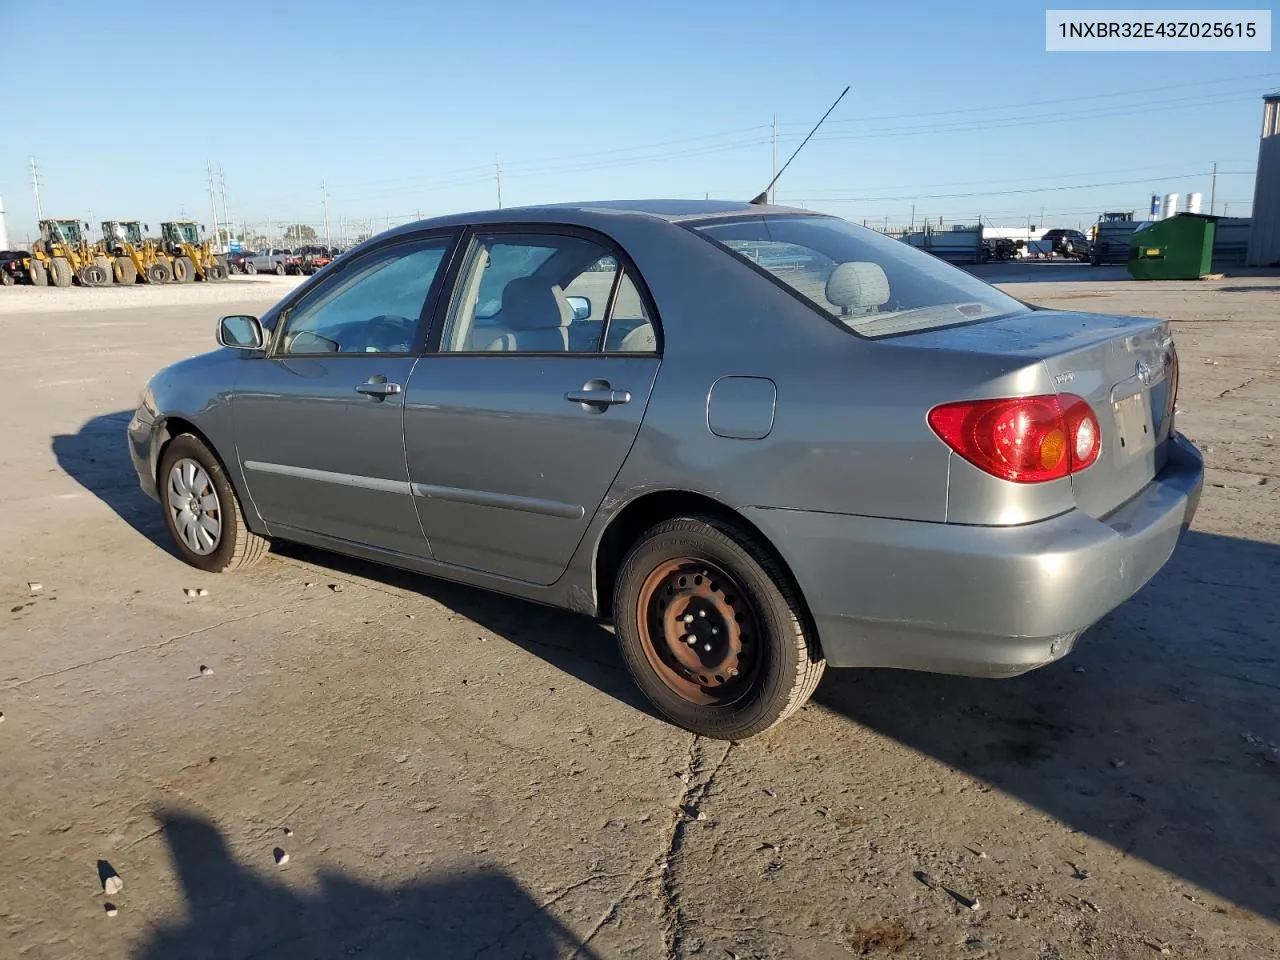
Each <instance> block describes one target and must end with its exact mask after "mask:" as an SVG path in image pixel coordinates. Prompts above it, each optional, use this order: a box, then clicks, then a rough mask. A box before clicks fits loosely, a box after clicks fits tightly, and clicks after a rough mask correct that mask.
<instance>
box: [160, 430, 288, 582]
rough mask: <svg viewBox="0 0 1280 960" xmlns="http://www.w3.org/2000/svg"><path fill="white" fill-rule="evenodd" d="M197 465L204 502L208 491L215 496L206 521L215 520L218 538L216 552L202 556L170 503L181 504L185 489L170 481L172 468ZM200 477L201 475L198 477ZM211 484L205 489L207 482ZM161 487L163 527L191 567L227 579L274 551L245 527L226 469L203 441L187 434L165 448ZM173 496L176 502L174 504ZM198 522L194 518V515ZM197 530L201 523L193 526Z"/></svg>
mask: <svg viewBox="0 0 1280 960" xmlns="http://www.w3.org/2000/svg"><path fill="white" fill-rule="evenodd" d="M193 462H194V463H195V464H198V465H199V467H200V468H201V469H202V470H203V476H202V478H201V483H200V490H199V492H200V494H202V496H201V501H202V502H203V503H205V504H208V503H209V501H208V499H207V497H208V493H207V491H211V492H212V494H213V496H214V500H213V501H212V503H213V505H214V507H213V510H211V511H209V512H208V513H207V514H206V516H207V517H212V516H214V515H215V511H216V518H217V525H218V527H219V534H218V537H217V539H216V542H215V544H214V546H213V549H212V550H210V551H209V552H207V553H200V552H197V551H196V550H194V549H192V547H191V546H190V545H189V544H188V542H187V540H186V539H185V538H184V536H183V534H182V533H181V532H180V531H179V527H178V523H179V521H178V516H179V514H178V511H177V510H176V509H171V507H170V503H171V502H175V501H176V500H180V499H181V495H182V494H181V492H180V487H181V484H180V483H177V484H175V482H174V481H175V478H174V477H173V476H171V474H172V473H173V471H174V467H175V466H178V465H181V466H182V468H183V469H185V465H186V464H188V463H193ZM196 476H200V474H196ZM206 480H207V483H205V482H204V481H206ZM157 487H158V489H159V492H160V505H161V510H162V512H163V514H164V523H165V527H166V528H167V529H168V531H169V536H171V537H172V538H173V542H174V545H175V546H176V547H177V549H178V555H179V556H180V557H182V559H183V560H185V561H186V562H187V563H189V564H190V565H191V566H193V567H196V568H198V569H200V570H204V571H206V572H208V573H225V572H226V571H228V570H239V569H242V568H244V567H248V566H250V565H252V564H254V563H257V562H258V561H259V560H261V559H262V558H263V557H265V556H266V555H267V553H268V552H269V551H270V549H271V541H269V540H267V539H266V538H265V537H260V536H258V535H257V534H256V533H253V532H252V531H251V530H250V529H249V528H248V527H247V526H245V522H244V514H243V512H242V511H241V509H240V501H239V499H238V498H237V497H236V494H235V490H234V489H232V486H231V482H230V481H229V480H228V479H227V474H226V471H224V470H223V469H222V463H221V462H220V461H219V460H218V458H217V457H216V456H214V454H213V452H212V451H210V450H209V448H208V447H206V446H205V445H204V443H203V442H201V440H200V438H199V437H196V436H193V435H192V434H189V433H183V434H180V435H178V436H177V437H174V438H173V439H172V440H171V441H169V443H168V444H167V445H166V446H165V448H164V451H163V452H162V453H161V455H160V465H159V469H158V471H157ZM171 493H172V494H173V497H172V498H171ZM193 516H194V514H193ZM195 523H196V525H197V526H198V525H199V523H200V521H199V520H196V521H195Z"/></svg>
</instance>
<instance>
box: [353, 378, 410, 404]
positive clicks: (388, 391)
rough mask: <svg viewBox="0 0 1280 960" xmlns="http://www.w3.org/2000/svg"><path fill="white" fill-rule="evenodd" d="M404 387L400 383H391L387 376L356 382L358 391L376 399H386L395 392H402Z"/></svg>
mask: <svg viewBox="0 0 1280 960" xmlns="http://www.w3.org/2000/svg"><path fill="white" fill-rule="evenodd" d="M403 389H404V388H403V387H402V386H400V384H398V383H391V382H390V381H388V380H387V378H386V377H381V376H379V377H370V378H369V380H368V382H366V383H357V384H356V393H362V394H364V395H365V396H366V397H373V398H374V399H375V400H385V399H386V398H387V397H390V396H392V395H394V394H397V393H400V392H401V391H402V390H403Z"/></svg>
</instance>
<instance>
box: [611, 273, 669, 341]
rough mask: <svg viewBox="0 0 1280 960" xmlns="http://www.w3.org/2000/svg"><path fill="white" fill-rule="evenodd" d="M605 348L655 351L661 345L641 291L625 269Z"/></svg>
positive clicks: (615, 300) (616, 295) (615, 299)
mask: <svg viewBox="0 0 1280 960" xmlns="http://www.w3.org/2000/svg"><path fill="white" fill-rule="evenodd" d="M604 349H605V353H654V352H655V351H656V350H657V349H658V337H657V335H656V333H655V332H654V329H653V321H652V320H650V319H649V312H648V311H647V310H645V308H644V300H643V298H642V297H641V296H640V291H639V290H638V289H637V288H636V285H635V284H634V283H633V282H632V280H631V276H630V274H628V273H626V272H625V271H624V272H623V274H622V276H621V278H619V280H618V290H617V293H616V294H615V296H614V299H613V309H612V310H611V311H610V312H609V327H608V332H607V334H606V336H605V346H604Z"/></svg>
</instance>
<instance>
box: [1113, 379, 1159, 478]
mask: <svg viewBox="0 0 1280 960" xmlns="http://www.w3.org/2000/svg"><path fill="white" fill-rule="evenodd" d="M1114 409H1115V418H1116V432H1117V433H1118V434H1119V436H1118V437H1117V440H1116V447H1115V455H1116V458H1117V459H1118V460H1120V461H1121V462H1125V461H1128V460H1130V459H1132V458H1133V457H1136V456H1141V455H1142V454H1144V453H1147V452H1149V451H1150V450H1153V449H1154V448H1155V445H1156V435H1155V428H1154V427H1153V426H1152V423H1151V416H1150V414H1148V412H1147V398H1146V396H1145V395H1144V394H1141V393H1135V394H1134V395H1133V396H1130V397H1125V398H1124V399H1123V400H1117V401H1116V402H1115V404H1114Z"/></svg>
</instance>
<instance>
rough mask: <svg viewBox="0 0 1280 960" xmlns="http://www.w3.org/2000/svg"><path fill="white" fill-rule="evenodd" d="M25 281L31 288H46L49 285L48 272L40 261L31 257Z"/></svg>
mask: <svg viewBox="0 0 1280 960" xmlns="http://www.w3.org/2000/svg"><path fill="white" fill-rule="evenodd" d="M27 279H28V280H29V281H30V282H31V285H32V286H33V287H46V286H48V285H49V271H47V270H46V269H45V268H44V264H43V263H42V262H41V261H39V260H37V259H36V258H35V257H32V258H31V266H30V267H29V268H28V269H27Z"/></svg>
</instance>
